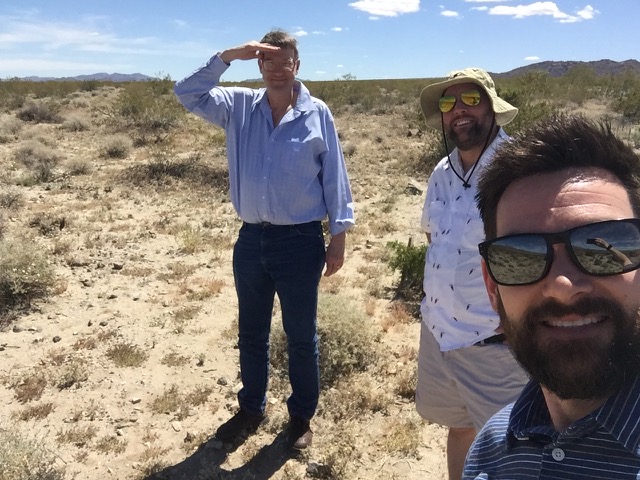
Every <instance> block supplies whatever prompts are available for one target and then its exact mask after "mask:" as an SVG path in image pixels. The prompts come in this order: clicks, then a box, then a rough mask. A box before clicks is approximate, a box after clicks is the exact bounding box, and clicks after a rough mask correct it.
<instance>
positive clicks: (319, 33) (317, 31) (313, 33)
mask: <svg viewBox="0 0 640 480" xmlns="http://www.w3.org/2000/svg"><path fill="white" fill-rule="evenodd" d="M311 35H326V33H325V32H321V31H320V30H314V31H313V32H311Z"/></svg>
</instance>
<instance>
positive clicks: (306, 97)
mask: <svg viewBox="0 0 640 480" xmlns="http://www.w3.org/2000/svg"><path fill="white" fill-rule="evenodd" d="M293 89H294V90H296V91H297V92H298V98H297V100H296V104H295V105H294V107H293V109H294V110H295V111H296V112H305V111H309V110H317V107H316V104H315V102H314V101H313V97H311V93H310V92H309V89H308V88H307V87H306V86H305V85H304V83H302V82H301V81H300V80H296V81H295V83H294V84H293ZM259 105H264V106H263V107H262V108H266V109H268V110H269V102H268V100H267V89H266V88H264V87H263V88H261V89H260V90H258V94H257V95H256V97H255V98H254V100H253V109H256V108H258V106H259ZM296 116H297V115H296Z"/></svg>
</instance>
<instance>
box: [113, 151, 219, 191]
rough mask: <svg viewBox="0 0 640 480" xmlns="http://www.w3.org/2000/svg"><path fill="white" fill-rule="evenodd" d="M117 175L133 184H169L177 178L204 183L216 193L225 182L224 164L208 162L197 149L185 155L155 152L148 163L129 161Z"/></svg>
mask: <svg viewBox="0 0 640 480" xmlns="http://www.w3.org/2000/svg"><path fill="white" fill-rule="evenodd" d="M121 175H122V177H124V179H125V180H128V181H130V182H132V183H134V184H135V185H145V184H149V185H169V184H171V183H172V182H173V181H176V180H177V181H184V182H188V183H190V184H193V185H199V186H203V187H207V188H210V189H213V190H214V191H216V192H218V193H223V192H225V191H226V189H227V187H228V185H229V170H228V169H227V168H226V166H224V167H223V166H215V165H208V164H207V163H205V162H204V161H203V158H202V154H200V153H194V154H192V155H190V156H188V157H187V158H171V157H170V156H169V155H167V154H166V153H156V154H154V155H153V158H152V160H151V161H150V162H149V163H147V164H137V165H133V166H132V167H130V168H127V169H126V170H125V171H123V173H122V174H121Z"/></svg>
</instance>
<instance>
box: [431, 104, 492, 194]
mask: <svg viewBox="0 0 640 480" xmlns="http://www.w3.org/2000/svg"><path fill="white" fill-rule="evenodd" d="M441 115H442V114H441ZM495 123H496V117H495V115H494V117H493V119H492V120H491V128H490V129H489V134H488V135H487V138H486V139H485V141H484V146H483V147H482V151H481V152H480V155H478V158H476V161H475V162H473V166H472V167H471V170H470V171H469V174H468V175H466V178H465V177H463V176H462V175H460V174H459V173H458V172H457V171H456V169H455V167H454V166H453V163H452V162H451V157H450V156H449V145H447V135H446V134H445V133H444V122H441V125H442V138H443V139H444V148H445V150H446V151H447V160H448V162H449V167H451V170H453V173H455V175H456V177H458V178H459V179H460V180H461V181H462V186H463V187H464V188H465V189H467V188H471V184H470V183H469V180H471V177H472V176H473V172H475V170H476V167H477V166H478V162H479V161H480V159H481V158H482V155H483V154H484V152H485V150H486V149H487V147H488V146H489V139H490V138H491V134H492V132H493V127H494V126H495ZM458 157H460V154H459V153H458ZM460 163H462V159H460Z"/></svg>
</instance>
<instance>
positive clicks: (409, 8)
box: [349, 0, 420, 20]
mask: <svg viewBox="0 0 640 480" xmlns="http://www.w3.org/2000/svg"><path fill="white" fill-rule="evenodd" d="M349 6H350V7H352V8H355V9H356V10H361V11H363V12H367V13H370V14H371V15H373V17H369V19H370V20H377V19H378V17H397V16H398V15H402V14H405V13H415V12H417V11H419V10H420V0H358V1H357V2H353V3H350V4H349Z"/></svg>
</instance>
